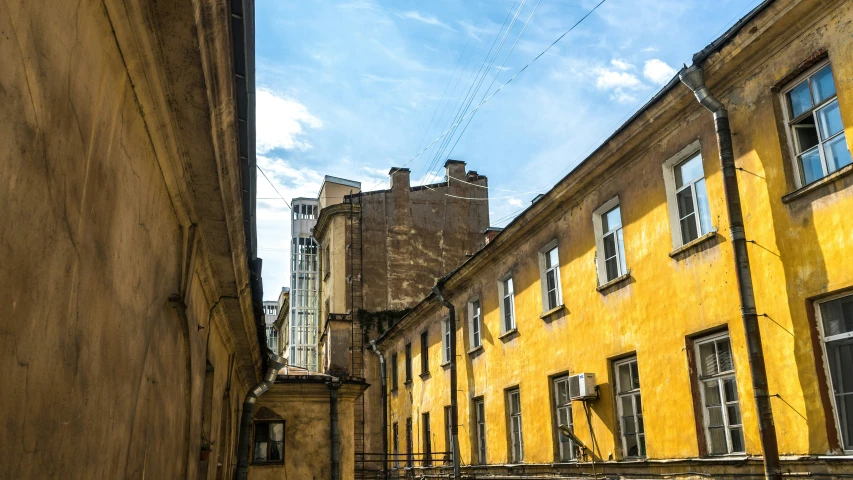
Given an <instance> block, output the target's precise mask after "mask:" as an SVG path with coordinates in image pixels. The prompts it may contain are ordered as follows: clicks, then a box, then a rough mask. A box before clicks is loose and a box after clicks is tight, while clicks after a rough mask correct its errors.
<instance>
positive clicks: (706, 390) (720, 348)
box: [695, 334, 746, 455]
mask: <svg viewBox="0 0 853 480" xmlns="http://www.w3.org/2000/svg"><path fill="white" fill-rule="evenodd" d="M695 354H696V363H697V371H698V374H699V392H700V396H701V400H702V414H703V420H704V424H705V440H706V442H707V445H708V453H710V454H711V455H725V454H729V453H743V452H745V451H746V450H745V446H744V442H743V425H742V422H741V415H740V403H739V399H738V391H737V380H736V379H735V366H734V360H733V359H732V347H731V342H730V341H729V336H728V334H722V335H716V336H713V337H707V338H703V339H700V340H698V341H696V344H695Z"/></svg>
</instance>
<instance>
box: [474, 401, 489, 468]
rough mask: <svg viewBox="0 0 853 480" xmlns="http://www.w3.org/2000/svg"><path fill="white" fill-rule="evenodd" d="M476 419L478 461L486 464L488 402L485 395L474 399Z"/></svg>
mask: <svg viewBox="0 0 853 480" xmlns="http://www.w3.org/2000/svg"><path fill="white" fill-rule="evenodd" d="M474 421H475V422H476V424H477V425H476V427H477V428H476V429H475V430H476V432H475V433H476V435H477V438H476V440H477V443H476V444H477V463H478V464H480V465H485V464H486V404H485V402H484V401H483V397H480V398H475V399H474Z"/></svg>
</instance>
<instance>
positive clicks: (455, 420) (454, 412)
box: [432, 278, 459, 478]
mask: <svg viewBox="0 0 853 480" xmlns="http://www.w3.org/2000/svg"><path fill="white" fill-rule="evenodd" d="M443 286H444V279H443V278H442V279H440V280H439V281H438V282H437V283H436V284H435V286H434V287H432V291H433V293H435V296H436V297H438V301H439V302H440V303H441V304H442V305H444V306H445V307H447V310H448V318H449V323H450V326H449V328H450V332H451V333H450V423H451V425H450V437H451V439H452V440H451V441H452V442H453V446H452V454H453V478H459V408H458V406H457V404H456V390H457V379H456V309H455V308H454V307H453V304H452V303H450V302H448V301H447V300H446V299H445V298H444V293H442V291H441V288H442V287H443Z"/></svg>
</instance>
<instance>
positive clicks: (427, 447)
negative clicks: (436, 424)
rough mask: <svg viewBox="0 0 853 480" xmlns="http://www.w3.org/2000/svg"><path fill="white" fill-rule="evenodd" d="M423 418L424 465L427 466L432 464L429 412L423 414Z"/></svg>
mask: <svg viewBox="0 0 853 480" xmlns="http://www.w3.org/2000/svg"><path fill="white" fill-rule="evenodd" d="M421 420H422V423H423V435H424V438H423V449H424V452H423V455H424V458H423V465H424V466H425V467H427V466H429V465H432V432H431V431H430V426H429V413H423V414H421Z"/></svg>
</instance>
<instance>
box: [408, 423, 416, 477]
mask: <svg viewBox="0 0 853 480" xmlns="http://www.w3.org/2000/svg"><path fill="white" fill-rule="evenodd" d="M414 450H415V445H414V443H413V442H412V418H411V417H409V418H407V419H406V465H408V466H410V467H411V466H413V465H414V458H415V456H414Z"/></svg>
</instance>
